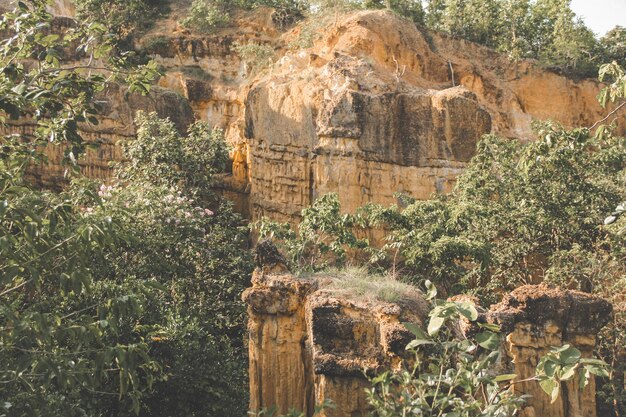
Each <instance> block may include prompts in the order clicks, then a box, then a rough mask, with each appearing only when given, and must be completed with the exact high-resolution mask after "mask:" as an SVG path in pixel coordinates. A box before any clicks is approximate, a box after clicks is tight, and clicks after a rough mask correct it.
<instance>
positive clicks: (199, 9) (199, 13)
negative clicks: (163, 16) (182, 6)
mask: <svg viewBox="0 0 626 417" xmlns="http://www.w3.org/2000/svg"><path fill="white" fill-rule="evenodd" d="M229 21H230V16H229V14H228V11H227V10H226V8H225V7H224V2H216V1H211V0H194V1H193V3H191V8H190V9H189V14H188V15H187V17H186V18H185V19H184V20H183V21H181V25H183V26H184V27H186V28H190V29H194V30H197V31H199V32H204V33H209V32H211V31H213V30H215V29H216V28H218V27H221V26H224V25H226V24H227V23H228V22H229Z"/></svg>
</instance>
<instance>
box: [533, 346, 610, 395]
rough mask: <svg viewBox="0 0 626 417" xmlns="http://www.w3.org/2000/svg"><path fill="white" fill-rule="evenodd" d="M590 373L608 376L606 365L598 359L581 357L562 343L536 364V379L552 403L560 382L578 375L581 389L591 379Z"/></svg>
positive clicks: (573, 348)
mask: <svg viewBox="0 0 626 417" xmlns="http://www.w3.org/2000/svg"><path fill="white" fill-rule="evenodd" d="M591 375H597V376H600V377H608V376H609V367H608V365H607V364H606V363H605V362H604V361H602V360H599V359H593V358H582V357H581V353H580V351H579V350H578V349H576V348H575V347H573V346H570V345H563V346H561V347H558V348H552V350H551V351H550V352H549V353H548V354H546V355H545V356H543V357H542V358H541V360H540V361H539V363H538V364H537V379H538V381H539V385H540V386H541V389H543V390H544V392H545V393H546V394H548V395H550V399H551V400H552V402H553V403H554V402H555V401H556V399H557V398H558V397H559V393H560V392H561V383H562V382H565V381H570V380H572V379H574V377H575V376H578V381H579V386H580V389H581V390H582V389H583V388H585V387H586V386H587V385H588V384H589V381H590V380H591Z"/></svg>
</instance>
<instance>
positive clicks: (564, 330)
mask: <svg viewBox="0 0 626 417" xmlns="http://www.w3.org/2000/svg"><path fill="white" fill-rule="evenodd" d="M252 284H253V286H252V288H250V289H248V290H247V291H246V292H245V293H244V296H243V299H244V301H245V302H246V303H247V304H248V314H249V322H248V331H249V350H250V400H251V401H250V408H251V410H260V409H263V408H270V407H274V406H275V407H277V408H278V410H279V411H282V412H286V411H288V410H289V409H291V408H295V409H298V410H306V411H307V414H306V415H307V416H312V415H313V407H314V406H315V404H321V403H323V402H324V401H325V400H332V401H333V402H334V403H335V404H336V406H337V407H336V408H335V409H331V410H326V411H324V413H323V414H322V415H324V416H329V417H330V416H332V417H361V416H362V417H365V416H367V415H368V412H369V407H368V402H367V398H366V396H365V392H364V390H365V388H367V387H368V386H369V383H368V381H367V379H366V378H365V377H364V375H363V373H364V372H366V373H369V374H370V375H373V374H376V373H377V372H380V371H382V370H387V369H398V367H399V366H400V364H401V361H402V359H403V357H405V355H406V351H405V349H404V348H405V346H406V345H407V344H408V342H409V341H410V340H412V337H413V336H412V334H411V333H410V332H409V331H408V330H406V328H405V327H404V326H403V325H402V324H401V323H403V322H411V323H415V324H417V325H420V326H424V327H425V323H427V320H428V309H429V307H428V304H427V302H426V301H425V300H424V298H423V296H422V295H421V294H420V293H419V292H417V291H415V290H413V291H407V293H406V294H404V295H403V296H402V297H400V298H399V299H398V300H394V301H393V302H385V301H381V300H376V299H371V298H366V299H364V298H362V297H358V296H355V294H354V293H351V292H350V291H347V292H346V291H343V292H342V291H337V290H336V289H333V287H332V278H331V277H329V276H323V275H322V276H317V277H312V278H297V277H294V276H293V275H291V274H290V273H289V272H288V271H285V270H280V271H276V270H274V271H268V270H263V269H257V270H256V272H255V274H254V277H253V281H252ZM610 315H611V305H610V304H609V303H607V302H606V301H604V300H601V299H599V298H596V297H593V296H590V295H588V294H584V293H579V292H575V291H562V290H558V289H550V288H548V287H543V286H530V285H529V286H525V287H521V288H519V289H517V290H515V291H513V292H512V293H511V294H509V295H508V296H507V297H505V299H504V300H503V301H502V302H501V303H500V304H497V305H495V306H492V307H491V309H490V310H484V309H481V317H480V319H479V320H482V321H486V322H491V323H497V324H500V325H501V326H502V332H503V334H505V335H506V338H505V339H504V342H503V346H502V347H501V354H502V359H501V361H500V364H499V366H500V369H499V371H500V373H510V372H512V373H515V374H517V378H516V379H517V380H518V381H524V382H519V383H516V384H514V386H513V387H514V388H513V389H514V390H515V392H516V393H517V394H519V395H527V396H528V399H527V406H526V407H525V408H524V409H523V411H522V414H521V415H522V416H524V417H540V416H541V417H595V416H596V403H595V383H594V381H593V380H592V381H591V382H590V383H589V384H588V385H587V386H586V387H585V388H584V390H580V389H579V381H578V380H577V379H574V380H572V381H570V382H567V383H565V384H563V387H562V390H561V394H560V396H559V398H558V399H557V401H556V402H554V403H551V401H550V397H549V396H548V395H546V394H545V393H544V392H543V391H542V390H541V388H540V386H539V383H538V382H537V381H533V380H529V378H532V377H534V375H535V369H536V367H537V363H538V362H539V359H540V358H541V357H542V356H543V355H545V354H546V353H547V352H548V351H549V350H550V349H551V348H552V347H555V346H556V347H558V346H562V345H563V344H565V343H569V344H571V345H573V346H575V347H577V348H578V349H580V350H581V352H582V354H583V356H584V357H590V356H591V355H592V352H593V349H594V347H595V343H596V335H597V333H598V332H599V330H600V329H601V328H602V327H603V326H604V325H605V324H606V323H607V321H608V320H609V319H610ZM460 327H461V329H462V330H465V331H472V329H471V328H468V327H464V326H460Z"/></svg>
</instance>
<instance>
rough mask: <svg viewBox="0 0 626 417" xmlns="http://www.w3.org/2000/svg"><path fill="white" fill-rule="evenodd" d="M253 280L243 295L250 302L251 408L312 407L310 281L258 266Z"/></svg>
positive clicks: (281, 410)
mask: <svg viewBox="0 0 626 417" xmlns="http://www.w3.org/2000/svg"><path fill="white" fill-rule="evenodd" d="M252 285H253V287H252V288H249V289H248V290H246V291H245V292H244V295H243V300H244V301H245V302H246V303H247V304H248V334H249V337H248V340H249V355H250V359H249V360H250V371H249V372H250V410H251V411H255V412H256V411H260V410H262V409H264V408H271V407H277V408H278V411H279V412H280V413H286V412H288V411H289V410H290V409H292V408H295V409H297V410H300V411H308V410H309V409H312V408H313V407H314V404H312V399H313V374H312V373H311V371H310V369H309V368H310V362H311V361H310V353H309V350H308V349H307V331H306V323H305V314H304V305H305V296H306V294H307V293H308V292H309V291H310V290H311V288H312V283H311V282H307V281H304V280H298V279H296V278H294V277H293V276H292V275H266V274H264V273H262V272H261V271H259V270H257V271H255V273H254V275H253V278H252Z"/></svg>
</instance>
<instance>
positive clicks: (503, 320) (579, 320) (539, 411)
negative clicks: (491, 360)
mask: <svg viewBox="0 0 626 417" xmlns="http://www.w3.org/2000/svg"><path fill="white" fill-rule="evenodd" d="M611 311H612V307H611V304H609V303H608V302H607V301H605V300H602V299H599V298H597V297H593V296H590V295H589V294H586V293H581V292H577V291H563V290H558V289H550V288H548V287H544V286H531V285H529V286H524V287H520V288H518V289H516V290H515V291H513V292H512V293H511V294H509V295H508V296H506V297H505V299H504V300H503V301H502V302H501V303H500V304H497V305H495V306H492V308H491V311H490V312H489V317H490V321H492V322H495V323H498V324H500V325H501V326H502V328H503V331H504V332H505V333H506V334H507V338H506V346H505V351H506V352H507V356H508V360H509V361H510V362H511V364H512V368H513V370H514V372H515V373H516V374H517V375H518V376H519V379H520V380H527V379H528V378H532V377H533V376H534V375H535V368H536V367H537V363H538V362H539V359H540V358H541V357H542V356H543V355H545V354H546V353H547V352H548V351H549V350H550V348H551V347H555V346H556V347H558V346H562V345H564V344H570V345H572V346H575V347H576V348H578V349H579V350H580V351H581V353H582V355H583V357H591V356H592V355H593V350H594V348H595V345H596V335H597V334H598V332H599V331H600V329H601V328H602V327H604V326H605V325H606V324H607V323H608V322H609V321H610V319H611ZM514 388H515V391H516V392H517V393H519V394H526V395H529V399H528V407H526V409H525V410H524V411H523V413H522V416H523V417H539V416H545V417H595V416H596V415H597V412H596V386H595V381H594V380H593V379H592V380H591V381H590V383H589V385H587V386H586V387H585V388H584V389H583V390H580V389H579V381H578V379H577V378H574V379H573V380H572V381H569V382H566V383H564V384H563V386H562V388H561V394H560V395H559V398H558V399H557V401H556V402H554V403H551V402H550V398H549V397H548V396H547V395H545V393H544V392H543V391H542V389H541V387H540V386H539V383H538V382H536V381H526V382H522V383H519V384H515V386H514Z"/></svg>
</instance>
